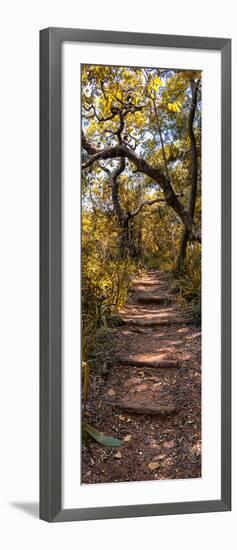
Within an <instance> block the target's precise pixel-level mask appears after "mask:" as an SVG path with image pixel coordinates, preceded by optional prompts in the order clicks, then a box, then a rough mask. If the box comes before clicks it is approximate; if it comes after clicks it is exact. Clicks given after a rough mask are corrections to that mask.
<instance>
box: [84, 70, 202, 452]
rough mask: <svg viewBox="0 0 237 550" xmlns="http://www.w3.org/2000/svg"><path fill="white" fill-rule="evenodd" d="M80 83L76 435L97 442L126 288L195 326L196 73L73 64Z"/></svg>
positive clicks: (198, 210)
mask: <svg viewBox="0 0 237 550" xmlns="http://www.w3.org/2000/svg"><path fill="white" fill-rule="evenodd" d="M81 83H82V85H81V102H82V152H81V156H82V306H83V311H82V321H83V339H82V343H83V369H82V371H83V372H82V376H83V389H84V391H83V408H84V414H85V422H84V432H87V434H88V433H89V434H90V435H92V437H94V436H96V437H95V439H96V438H97V440H100V439H101V434H100V432H94V433H93V430H94V425H95V424H96V427H97V428H98V427H99V429H101V428H103V426H101V425H99V426H97V424H98V422H99V424H101V422H100V421H99V418H97V413H95V405H94V404H90V399H92V398H93V399H94V400H95V399H96V398H95V394H96V392H95V391H94V390H95V388H94V390H93V389H91V386H93V385H94V386H95V385H96V384H97V385H98V387H99V386H100V385H101V384H102V382H103V384H104V385H106V383H107V378H106V382H104V379H103V373H104V375H105V376H107V375H108V365H111V364H113V356H114V354H115V351H114V349H116V345H115V347H114V345H113V342H115V344H116V341H117V337H118V327H119V326H120V325H121V324H122V322H123V318H122V312H123V308H124V307H125V308H126V304H129V303H130V304H131V303H132V302H131V300H132V298H131V297H132V292H133V290H134V288H133V287H134V281H139V277H140V282H141V285H142V286H141V288H140V290H141V292H142V293H144V289H145V288H146V284H150V285H151V287H150V289H151V288H152V285H153V287H154V288H155V283H157V289H158V287H159V284H160V288H161V291H162V288H165V293H166V296H167V292H168V293H170V295H171V296H175V302H176V303H177V304H178V306H179V307H180V311H181V314H182V315H184V319H185V320H186V321H183V322H184V325H185V322H186V325H185V326H187V324H190V325H192V326H196V327H198V326H199V327H200V320H201V73H200V72H198V71H192V70H180V69H159V68H137V67H118V66H95V65H83V66H82V70H81ZM159 274H160V275H161V279H160V280H158V279H157V277H158V275H159ZM142 278H143V279H142ZM162 285H163V286H162ZM164 285H165V287H164ZM156 298H157V299H156V302H157V303H158V297H156ZM138 299H139V296H138ZM150 302H152V300H150ZM153 302H154V303H155V299H153ZM152 307H153V308H154V305H153V306H152ZM152 311H153V310H152ZM175 311H176V310H175ZM153 313H154V314H158V310H154V311H153ZM147 314H148V313H147V311H145V310H144V319H145V318H146V315H147ZM139 315H140V312H139ZM144 319H143V321H144ZM130 325H131V323H130ZM145 326H146V324H145ZM141 330H142V329H141ZM144 330H145V331H146V328H145V329H144ZM149 330H150V329H149V328H148V332H149ZM199 330H200V328H199ZM120 335H121V334H120ZM133 340H134V338H133ZM129 345H130V344H129V342H128V346H129ZM144 346H145V344H144ZM110 372H112V370H111V369H110ZM98 377H101V379H102V382H101V381H100V379H99V378H98ZM103 384H102V385H103ZM93 391H94V394H93ZM92 394H93V395H94V397H91V398H89V395H92ZM111 395H113V394H111ZM100 406H101V405H100ZM97 410H98V403H97ZM93 411H94V412H93ZM86 416H88V419H89V421H90V422H91V424H92V425H93V428H92V427H91V424H88V423H87V420H86ZM101 431H104V430H101ZM110 431H111V430H110ZM98 434H99V435H98ZM111 441H112V443H111V444H113V440H111ZM118 441H119V440H118ZM114 442H115V443H114V444H116V439H114ZM102 443H105V444H106V440H104V441H102ZM107 444H109V441H107ZM118 444H119V443H118Z"/></svg>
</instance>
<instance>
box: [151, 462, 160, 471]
mask: <svg viewBox="0 0 237 550" xmlns="http://www.w3.org/2000/svg"><path fill="white" fill-rule="evenodd" d="M148 468H149V470H151V471H152V472H154V471H155V470H158V468H160V463H159V462H150V463H149V464H148Z"/></svg>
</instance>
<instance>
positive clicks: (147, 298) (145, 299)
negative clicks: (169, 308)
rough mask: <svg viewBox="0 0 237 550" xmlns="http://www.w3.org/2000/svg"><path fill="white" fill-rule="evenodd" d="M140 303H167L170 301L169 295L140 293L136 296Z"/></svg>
mask: <svg viewBox="0 0 237 550" xmlns="http://www.w3.org/2000/svg"><path fill="white" fill-rule="evenodd" d="M137 301H138V302H139V303H140V304H168V303H170V302H171V298H170V297H169V296H156V295H154V294H140V295H138V297H137Z"/></svg>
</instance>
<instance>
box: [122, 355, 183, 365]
mask: <svg viewBox="0 0 237 550" xmlns="http://www.w3.org/2000/svg"><path fill="white" fill-rule="evenodd" d="M116 362H117V363H120V364H121V365H130V366H132V367H151V368H173V367H178V366H179V362H178V361H177V360H175V359H170V358H165V357H160V356H159V355H146V354H140V355H133V356H128V357H125V356H121V355H117V356H116Z"/></svg>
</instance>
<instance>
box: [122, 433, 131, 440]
mask: <svg viewBox="0 0 237 550" xmlns="http://www.w3.org/2000/svg"><path fill="white" fill-rule="evenodd" d="M131 438H132V436H131V435H130V434H129V435H125V437H124V438H123V439H124V441H130V440H131Z"/></svg>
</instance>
